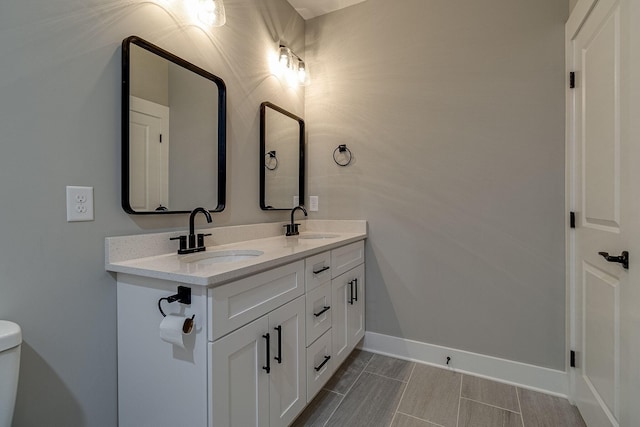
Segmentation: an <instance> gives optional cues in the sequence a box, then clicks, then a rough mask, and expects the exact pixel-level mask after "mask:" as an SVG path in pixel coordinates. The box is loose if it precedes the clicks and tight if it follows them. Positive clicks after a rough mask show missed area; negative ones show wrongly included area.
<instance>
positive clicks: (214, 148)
mask: <svg viewBox="0 0 640 427" xmlns="http://www.w3.org/2000/svg"><path fill="white" fill-rule="evenodd" d="M225 196H226V86H225V83H224V81H223V80H222V79H221V78H219V77H217V76H215V75H213V74H211V73H210V72H208V71H206V70H203V69H202V68H199V67H198V66H196V65H194V64H192V63H190V62H188V61H186V60H184V59H182V58H180V57H178V56H176V55H174V54H172V53H170V52H167V51H166V50H164V49H162V48H160V47H158V46H155V45H153V44H151V43H149V42H148V41H145V40H143V39H141V38H139V37H137V36H131V37H128V38H126V39H124V40H123V42H122V207H123V209H124V210H125V211H126V212H127V213H130V214H142V215H144V214H173V213H187V212H190V211H191V210H192V209H193V208H194V207H196V206H205V207H206V208H207V209H209V210H210V211H211V212H220V211H222V210H224V207H225Z"/></svg>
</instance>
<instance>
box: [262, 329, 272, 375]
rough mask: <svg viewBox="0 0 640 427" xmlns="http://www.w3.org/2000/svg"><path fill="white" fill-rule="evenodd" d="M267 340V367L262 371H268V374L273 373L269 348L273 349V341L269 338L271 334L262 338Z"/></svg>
mask: <svg viewBox="0 0 640 427" xmlns="http://www.w3.org/2000/svg"><path fill="white" fill-rule="evenodd" d="M262 338H264V339H265V340H267V366H263V367H262V369H264V370H265V371H267V374H268V373H270V372H271V356H269V348H270V347H271V339H270V337H269V333H266V334H264V335H263V336H262Z"/></svg>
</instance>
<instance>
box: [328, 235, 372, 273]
mask: <svg viewBox="0 0 640 427" xmlns="http://www.w3.org/2000/svg"><path fill="white" fill-rule="evenodd" d="M363 262H364V241H360V242H355V243H351V244H350V245H347V246H343V247H341V248H338V249H334V250H332V251H331V277H332V278H333V277H338V276H339V275H341V274H342V273H345V272H347V271H349V270H351V269H352V268H353V267H355V266H357V265H360V264H362V263H363Z"/></svg>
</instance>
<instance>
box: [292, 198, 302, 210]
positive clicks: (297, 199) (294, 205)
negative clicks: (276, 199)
mask: <svg viewBox="0 0 640 427" xmlns="http://www.w3.org/2000/svg"><path fill="white" fill-rule="evenodd" d="M296 206H300V196H293V206H292V207H294V208H295V207H296Z"/></svg>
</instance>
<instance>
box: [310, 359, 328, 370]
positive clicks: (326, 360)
mask: <svg viewBox="0 0 640 427" xmlns="http://www.w3.org/2000/svg"><path fill="white" fill-rule="evenodd" d="M329 359H331V356H325V357H324V361H323V362H322V363H321V364H320V366H317V367H314V368H313V369H315V370H316V372H318V371H320V369H322V367H323V366H324V365H326V364H327V362H328V361H329Z"/></svg>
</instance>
